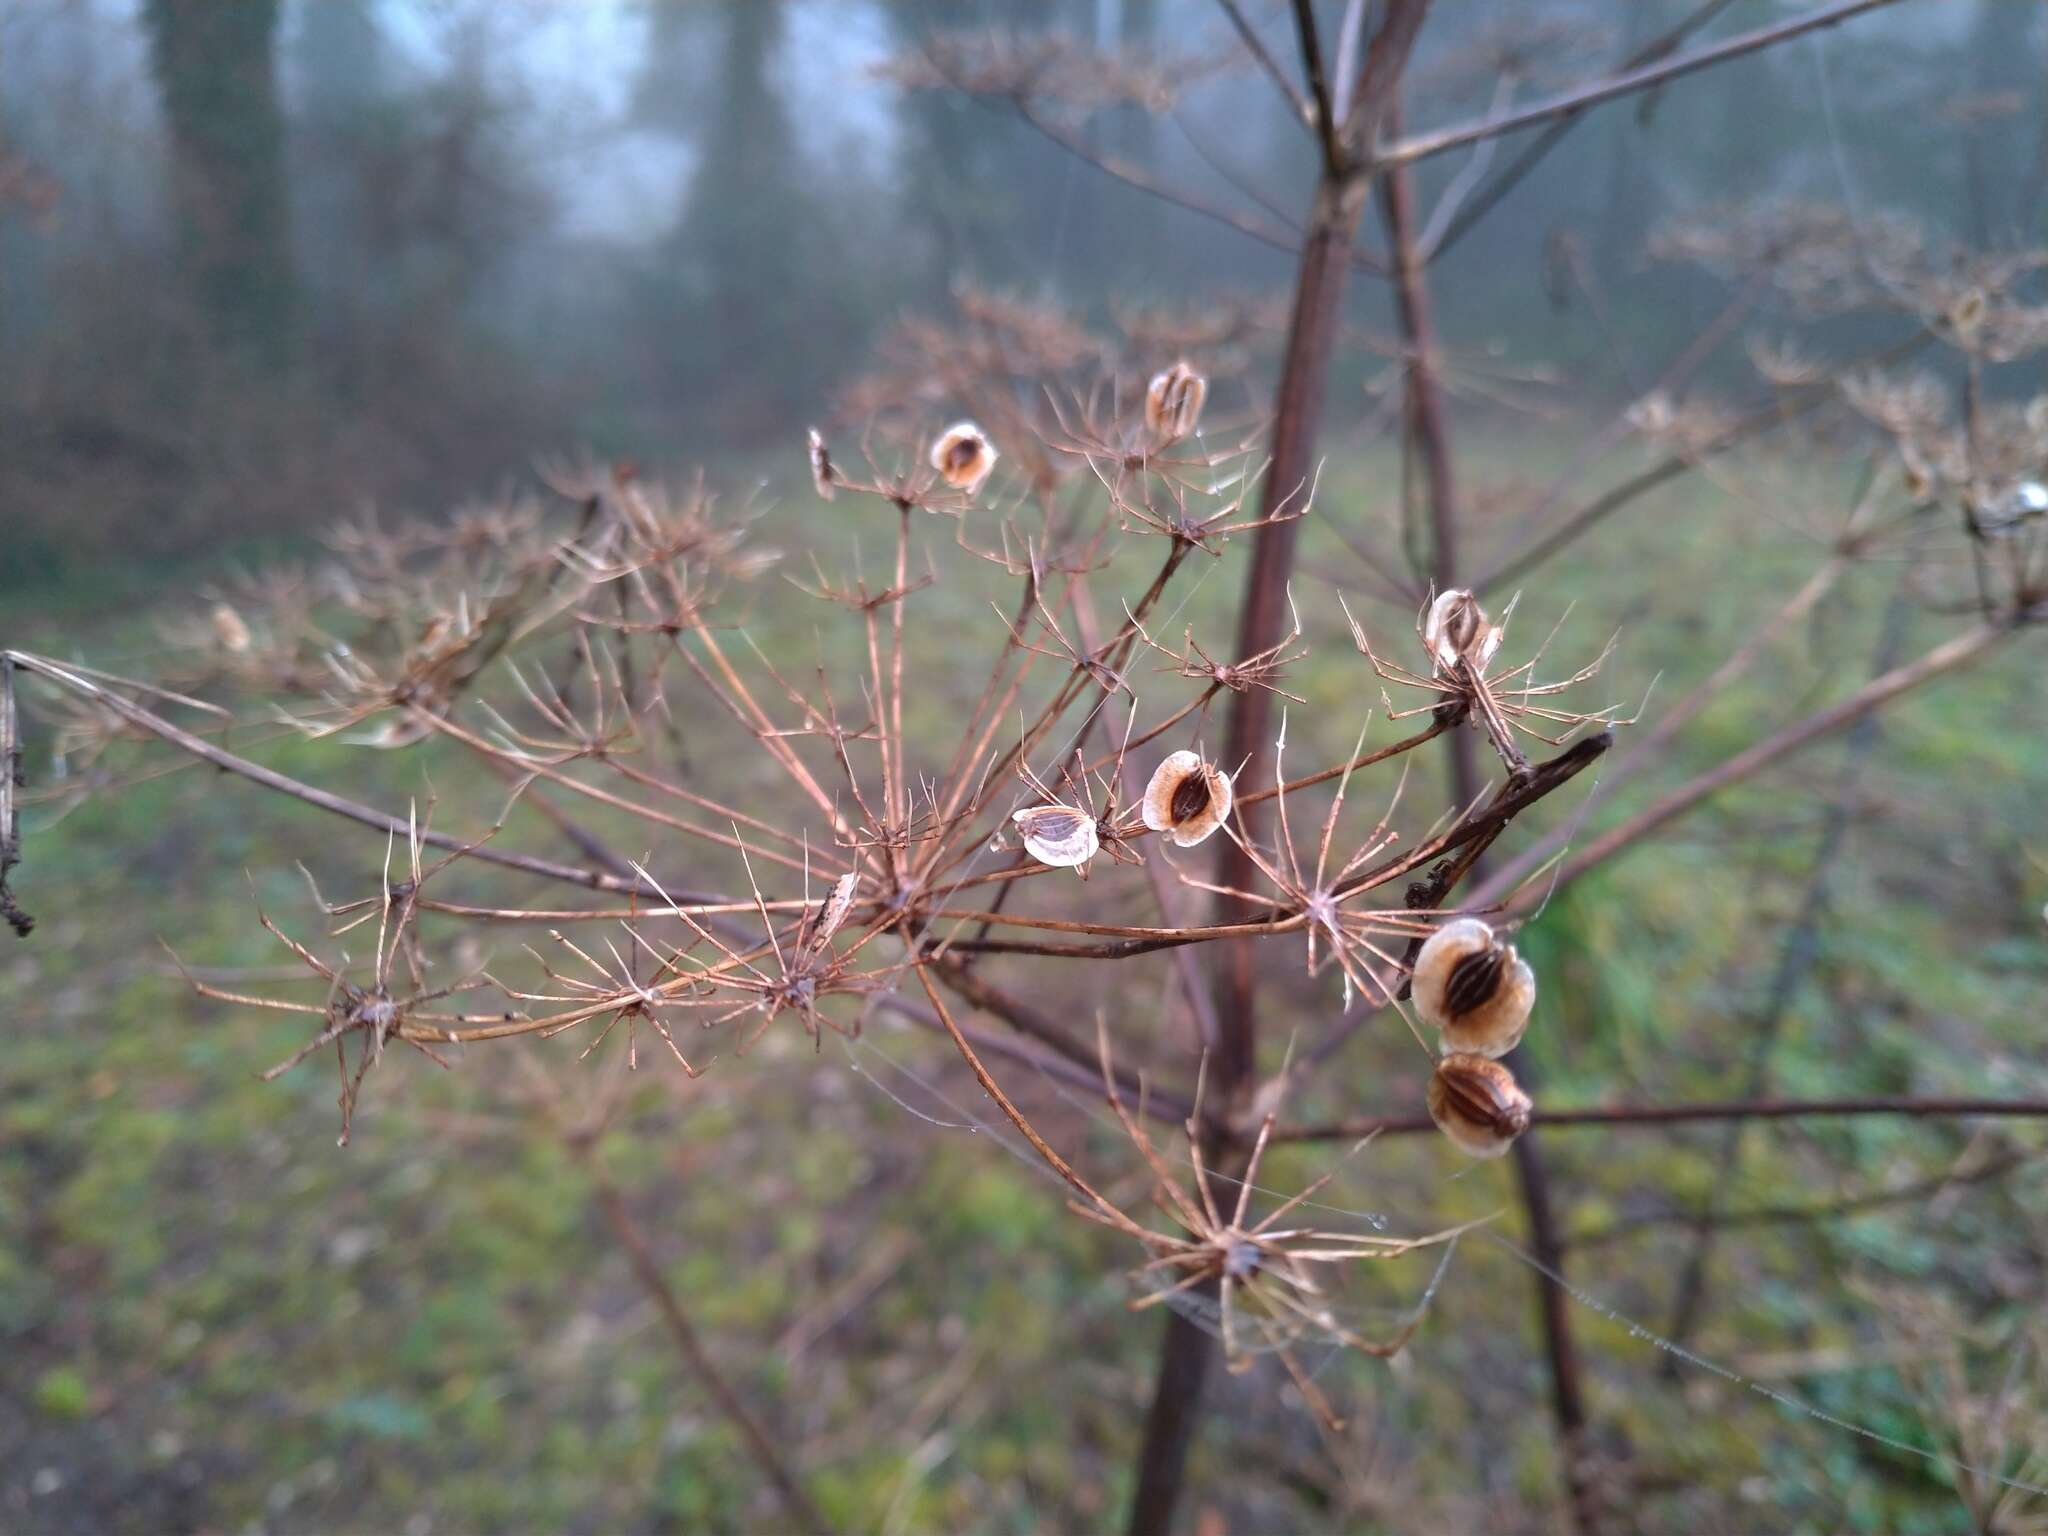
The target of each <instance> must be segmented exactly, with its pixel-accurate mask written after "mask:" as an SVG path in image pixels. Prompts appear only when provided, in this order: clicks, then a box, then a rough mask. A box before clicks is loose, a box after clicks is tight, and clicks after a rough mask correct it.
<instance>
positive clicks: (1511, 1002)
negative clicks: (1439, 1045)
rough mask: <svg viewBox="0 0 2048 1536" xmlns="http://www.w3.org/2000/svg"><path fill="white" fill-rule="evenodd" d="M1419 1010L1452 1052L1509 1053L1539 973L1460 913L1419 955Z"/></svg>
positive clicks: (1532, 999) (1416, 977) (1522, 1027)
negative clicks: (1439, 1032) (1440, 1034)
mask: <svg viewBox="0 0 2048 1536" xmlns="http://www.w3.org/2000/svg"><path fill="white" fill-rule="evenodd" d="M1413 987H1414V996H1415V1011H1416V1012H1417V1013H1419V1014H1421V1015H1422V1018H1423V1022H1424V1023H1427V1024H1430V1025H1433V1026H1435V1027H1436V1028H1437V1029H1438V1030H1440V1031H1442V1033H1443V1041H1444V1045H1445V1046H1446V1047H1447V1048H1448V1049H1450V1050H1453V1051H1473V1052H1477V1053H1478V1054H1479V1055H1481V1056H1505V1055H1506V1054H1507V1053H1508V1052H1509V1051H1511V1050H1513V1049H1514V1048H1515V1043H1516V1042H1517V1041H1519V1040H1520V1039H1521V1038H1522V1033H1523V1031H1524V1030H1526V1029H1527V1028H1528V1027H1529V1010H1530V1008H1531V1007H1533V1006H1534V1004H1535V1002H1536V975H1535V972H1533V971H1531V970H1530V969H1529V962H1528V961H1526V960H1524V959H1523V958H1522V957H1521V956H1520V955H1518V954H1516V953H1515V946H1514V945H1512V944H1510V943H1508V942H1507V941H1506V940H1504V939H1502V938H1501V937H1500V936H1499V935H1498V934H1496V933H1495V932H1494V931H1493V929H1492V928H1491V927H1490V926H1489V925H1487V924H1486V923H1483V922H1481V921H1480V920H1479V919H1478V918H1476V917H1460V918H1456V919H1453V920H1452V921H1451V922H1448V923H1446V924H1444V926H1443V927H1441V928H1439V929H1437V931H1436V932H1435V933H1433V934H1431V935H1430V936H1429V940H1428V942H1427V943H1425V944H1424V945H1423V946H1422V951H1421V953H1420V954H1418V955H1416V957H1415V974H1414V982H1413Z"/></svg>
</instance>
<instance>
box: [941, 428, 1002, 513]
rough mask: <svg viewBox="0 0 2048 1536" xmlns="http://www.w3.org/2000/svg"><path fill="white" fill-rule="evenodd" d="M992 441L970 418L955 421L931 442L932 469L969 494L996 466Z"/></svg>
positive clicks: (957, 488) (972, 492)
mask: <svg viewBox="0 0 2048 1536" xmlns="http://www.w3.org/2000/svg"><path fill="white" fill-rule="evenodd" d="M998 457H1000V455H998V454H997V453H996V447H995V444H994V443H991V442H990V441H989V440H988V438H987V436H986V435H984V434H983V432H982V430H981V428H979V427H977V426H976V425H975V424H974V423H973V422H971V421H956V422H954V423H953V425H952V426H950V427H948V428H946V430H945V431H944V432H942V433H940V434H939V437H938V440H937V441H936V442H934V443H933V444H932V468H933V469H936V470H937V471H938V472H939V477H940V478H941V479H943V480H944V481H945V482H946V484H948V485H950V486H952V487H953V489H954V490H956V491H963V492H965V493H966V494H967V495H969V496H972V495H973V494H974V493H975V492H977V491H979V490H980V489H981V485H982V482H983V481H984V480H986V479H988V477H989V471H991V470H992V469H994V468H995V467H996V459H997V458H998Z"/></svg>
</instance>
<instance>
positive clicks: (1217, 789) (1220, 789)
mask: <svg viewBox="0 0 2048 1536" xmlns="http://www.w3.org/2000/svg"><path fill="white" fill-rule="evenodd" d="M1140 814H1141V815H1143V817H1144V818H1145V825H1146V826H1148V827H1150V828H1151V829H1152V830H1153V831H1154V832H1164V833H1165V834H1166V835H1167V836H1168V837H1170V838H1172V839H1173V841H1174V843H1175V844H1176V845H1177V846H1179V847H1182V848H1192V847H1194V846H1195V844H1197V843H1199V842H1201V841H1202V839H1203V838H1205V837H1207V836H1208V835H1209V834H1210V833H1211V832H1214V831H1215V830H1216V829H1217V828H1218V827H1220V826H1222V825H1223V823H1224V822H1225V820H1227V819H1228V818H1229V816H1230V775H1229V774H1227V773H1225V772H1224V771H1223V770H1222V769H1221V768H1218V767H1216V766H1215V765H1214V764H1213V763H1205V762H1203V761H1202V759H1201V756H1200V754H1199V753H1195V752H1173V753H1169V754H1168V755H1167V757H1166V760H1165V761H1164V762H1162V763H1160V765H1159V766H1158V767H1157V768H1155V769H1153V770H1152V782H1151V783H1149V784H1147V785H1146V786H1145V804H1144V806H1143V808H1142V810H1141V812H1140Z"/></svg>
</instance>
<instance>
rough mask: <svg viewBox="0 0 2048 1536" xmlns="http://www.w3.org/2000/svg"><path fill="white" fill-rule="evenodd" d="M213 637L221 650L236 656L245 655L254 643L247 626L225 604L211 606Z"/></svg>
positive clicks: (239, 616) (231, 608) (237, 614)
mask: <svg viewBox="0 0 2048 1536" xmlns="http://www.w3.org/2000/svg"><path fill="white" fill-rule="evenodd" d="M213 637H214V639H216V640H218V641H219V642H220V644H221V649H222V650H224V651H232V652H233V653H234V654H235V655H237V656H244V655H247V654H248V651H249V647H250V646H251V645H252V644H253V643H254V641H253V640H252V638H251V636H250V634H249V626H248V624H246V623H245V622H244V621H243V619H242V616H241V615H240V614H239V613H237V612H235V610H234V609H233V607H231V606H230V605H229V604H227V603H215V604H214V605H213Z"/></svg>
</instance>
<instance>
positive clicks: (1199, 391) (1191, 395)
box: [1145, 362, 1209, 444]
mask: <svg viewBox="0 0 2048 1536" xmlns="http://www.w3.org/2000/svg"><path fill="white" fill-rule="evenodd" d="M1208 394H1209V381H1208V380H1207V379H1205V378H1203V377H1202V376H1201V375H1200V374H1199V373H1197V372H1195V370H1194V369H1193V368H1191V367H1189V366H1188V364H1187V363H1186V362H1178V363H1175V364H1174V365H1173V366H1172V367H1171V368H1167V369H1164V370H1162V371H1161V372H1159V373H1157V374H1154V375H1153V377H1152V384H1151V387H1150V388H1148V389H1147V390H1146V391H1145V425H1146V426H1147V427H1149V428H1151V429H1152V435H1153V436H1154V437H1156V438H1157V439H1158V440H1159V441H1160V442H1161V443H1162V444H1164V443H1177V442H1179V441H1180V440H1181V439H1182V438H1184V437H1188V436H1190V435H1192V433H1193V432H1194V430H1195V423H1196V422H1198V421H1200V420H1201V419H1202V402H1203V401H1204V400H1205V399H1207V398H1208Z"/></svg>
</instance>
